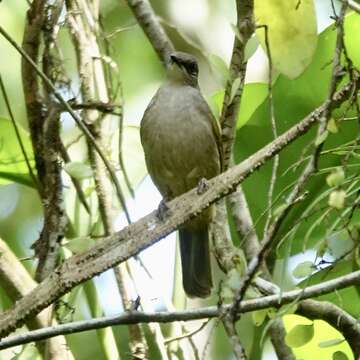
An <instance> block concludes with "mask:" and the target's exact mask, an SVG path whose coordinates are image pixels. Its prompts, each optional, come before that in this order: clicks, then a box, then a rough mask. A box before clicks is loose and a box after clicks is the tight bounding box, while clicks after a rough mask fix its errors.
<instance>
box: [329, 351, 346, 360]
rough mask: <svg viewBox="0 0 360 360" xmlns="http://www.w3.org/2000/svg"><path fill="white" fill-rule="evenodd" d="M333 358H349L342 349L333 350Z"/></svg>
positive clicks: (343, 359)
mask: <svg viewBox="0 0 360 360" xmlns="http://www.w3.org/2000/svg"><path fill="white" fill-rule="evenodd" d="M332 358H333V360H349V358H348V357H347V355H346V354H345V353H344V352H342V351H335V352H334V353H333V355H332Z"/></svg>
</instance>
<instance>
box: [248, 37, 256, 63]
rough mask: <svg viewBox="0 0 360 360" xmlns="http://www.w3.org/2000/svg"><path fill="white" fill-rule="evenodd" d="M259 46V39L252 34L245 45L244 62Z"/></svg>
mask: <svg viewBox="0 0 360 360" xmlns="http://www.w3.org/2000/svg"><path fill="white" fill-rule="evenodd" d="M258 47H259V39H258V38H257V37H256V36H252V37H251V38H250V39H249V40H248V42H247V43H246V46H245V55H244V62H246V61H248V60H249V59H250V58H251V57H252V56H253V55H254V54H255V51H256V49H257V48H258Z"/></svg>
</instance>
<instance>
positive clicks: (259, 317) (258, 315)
mask: <svg viewBox="0 0 360 360" xmlns="http://www.w3.org/2000/svg"><path fill="white" fill-rule="evenodd" d="M267 313H268V311H267V309H261V310H256V311H253V312H252V313H251V316H252V320H253V323H254V325H255V326H260V325H262V323H263V322H264V321H265V319H266V316H267Z"/></svg>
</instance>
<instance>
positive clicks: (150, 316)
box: [0, 270, 360, 350]
mask: <svg viewBox="0 0 360 360" xmlns="http://www.w3.org/2000/svg"><path fill="white" fill-rule="evenodd" d="M358 284H360V270H358V271H355V272H353V273H351V274H347V275H344V276H340V277H338V278H336V279H332V280H328V281H325V282H323V283H320V284H317V285H312V286H309V287H307V288H305V289H297V290H292V291H287V292H284V293H282V294H280V295H279V294H276V295H269V296H264V297H261V298H256V299H251V300H243V301H242V302H241V304H240V307H239V313H247V312H251V311H256V310H261V309H267V308H270V307H275V308H280V307H281V306H283V305H285V304H289V303H292V302H294V301H297V300H302V299H308V298H314V297H318V296H321V295H325V294H328V293H331V292H333V291H335V290H341V289H345V288H347V287H349V286H353V285H358ZM308 301H311V300H306V301H301V302H300V305H299V306H300V309H301V304H302V303H305V304H306V303H307V302H308ZM317 303H318V304H319V303H320V304H328V303H327V302H317ZM230 307H231V305H225V306H224V309H225V310H227V309H229V308H230ZM299 311H300V312H301V310H299ZM304 312H305V310H304ZM333 314H335V312H334V313H333ZM220 315H221V311H220V310H219V308H218V307H217V306H209V307H204V308H200V309H190V310H184V311H171V312H139V311H127V312H124V313H122V314H120V315H114V316H108V317H103V318H97V319H90V320H81V321H75V322H71V323H68V324H61V325H57V326H53V327H49V328H45V329H39V330H35V331H31V332H28V333H24V334H19V335H14V336H11V337H8V338H4V339H3V340H2V341H1V342H0V350H2V349H6V348H9V347H11V346H16V345H20V344H26V343H29V342H32V341H39V340H43V339H47V338H50V337H53V336H57V335H60V334H63V335H66V334H73V333H76V332H82V331H87V330H94V329H99V328H103V327H107V326H115V325H128V324H136V323H150V322H158V323H169V322H173V321H191V320H199V319H206V318H214V317H219V316H220ZM309 316H310V315H309ZM317 316H318V315H316V314H314V317H316V318H320V317H317ZM323 316H324V318H325V316H326V314H325V313H324V315H323ZM349 320H351V319H350V318H348V320H347V321H349ZM351 324H352V326H353V329H352V331H353V332H356V334H357V336H359V333H360V324H358V323H357V322H356V320H355V319H354V322H352V321H351ZM348 331H350V329H348ZM358 344H360V342H359V343H358Z"/></svg>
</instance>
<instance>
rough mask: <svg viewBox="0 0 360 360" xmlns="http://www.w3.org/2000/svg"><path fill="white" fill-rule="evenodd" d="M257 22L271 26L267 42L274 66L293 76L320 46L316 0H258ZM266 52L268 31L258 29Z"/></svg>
mask: <svg viewBox="0 0 360 360" xmlns="http://www.w3.org/2000/svg"><path fill="white" fill-rule="evenodd" d="M254 10H255V20H256V25H258V26H261V25H267V26H268V41H269V44H270V49H271V57H272V61H273V64H274V67H275V68H276V69H277V70H279V71H280V72H281V73H282V74H284V75H286V76H288V77H289V78H291V79H293V78H296V77H297V76H299V75H300V74H301V73H302V72H303V71H304V70H305V68H306V67H307V66H308V65H309V64H310V62H311V59H312V57H313V55H314V53H315V50H316V45H317V25H316V13H315V7H314V3H313V0H301V1H298V0H286V1H279V0H277V1H268V0H255V8H254ZM256 34H257V36H258V37H259V39H260V43H261V46H262V47H263V49H264V51H265V52H266V46H265V31H264V28H259V29H258V30H257V31H256Z"/></svg>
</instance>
